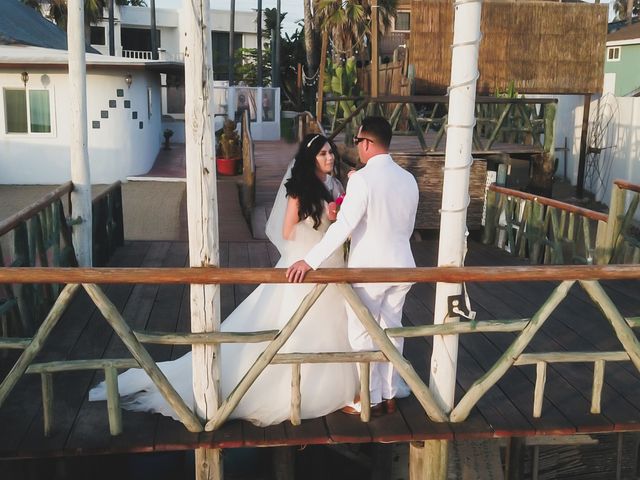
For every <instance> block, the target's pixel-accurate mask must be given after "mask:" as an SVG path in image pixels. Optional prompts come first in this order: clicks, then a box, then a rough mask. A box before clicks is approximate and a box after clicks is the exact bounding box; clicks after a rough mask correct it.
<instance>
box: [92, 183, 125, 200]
mask: <svg viewBox="0 0 640 480" xmlns="http://www.w3.org/2000/svg"><path fill="white" fill-rule="evenodd" d="M120 187H122V182H121V181H120V180H116V181H115V182H113V183H112V184H111V185H109V186H108V187H107V188H106V189H105V190H104V191H103V192H101V193H100V194H98V195H96V196H95V197H93V200H91V202H97V201H99V200H102V199H103V198H105V197H106V196H107V195H109V194H110V193H111V192H113V191H114V190H117V189H118V188H120Z"/></svg>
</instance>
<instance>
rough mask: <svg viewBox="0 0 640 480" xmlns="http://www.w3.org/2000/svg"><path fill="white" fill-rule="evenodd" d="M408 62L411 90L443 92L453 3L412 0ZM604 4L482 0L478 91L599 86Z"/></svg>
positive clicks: (568, 89)
mask: <svg viewBox="0 0 640 480" xmlns="http://www.w3.org/2000/svg"><path fill="white" fill-rule="evenodd" d="M411 13H412V19H411V39H410V42H409V45H410V52H409V55H410V59H409V61H410V63H413V64H414V65H415V67H416V93H422V94H442V93H444V92H445V91H446V88H447V87H448V85H449V78H450V73H451V48H450V45H451V44H452V41H453V8H452V6H451V3H450V2H449V1H445V0H427V1H425V0H413V3H412V5H411ZM607 15H608V10H607V5H605V4H602V5H594V4H585V3H564V2H563V3H557V2H538V1H518V2H504V1H491V0H486V1H485V2H483V6H482V24H481V30H482V33H483V38H482V42H481V44H480V55H479V59H478V64H479V70H480V79H479V80H478V91H480V92H482V93H489V94H492V93H494V92H495V91H496V90H501V91H503V90H505V89H506V88H507V87H508V86H509V84H510V83H513V84H514V86H515V88H516V90H517V91H518V92H519V93H553V94H560V93H597V92H601V91H602V82H603V76H604V58H605V46H606V34H607Z"/></svg>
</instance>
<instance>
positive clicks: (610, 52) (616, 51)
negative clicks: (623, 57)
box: [607, 47, 620, 62]
mask: <svg viewBox="0 0 640 480" xmlns="http://www.w3.org/2000/svg"><path fill="white" fill-rule="evenodd" d="M619 60H620V47H608V48H607V62H617V61H619Z"/></svg>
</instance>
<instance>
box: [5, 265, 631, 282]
mask: <svg viewBox="0 0 640 480" xmlns="http://www.w3.org/2000/svg"><path fill="white" fill-rule="evenodd" d="M638 278H640V265H553V266H551V265H534V266H509V267H498V268H496V267H493V266H489V267H416V268H322V269H319V270H316V271H310V272H309V273H308V274H307V276H306V277H305V283H416V282H425V283H433V282H447V283H462V282H504V281H509V282H526V281H562V280H631V279H638ZM1 283H66V284H72V283H96V284H102V285H106V284H137V283H144V284H150V285H160V284H180V283H190V284H223V285H226V284H236V285H248V284H256V283H286V277H285V269H283V268H213V267H212V268H202V267H192V268H39V267H32V268H24V267H6V268H0V284H1Z"/></svg>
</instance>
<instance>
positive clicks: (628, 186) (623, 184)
mask: <svg viewBox="0 0 640 480" xmlns="http://www.w3.org/2000/svg"><path fill="white" fill-rule="evenodd" d="M613 183H614V184H615V185H617V186H618V187H620V188H622V189H623V190H629V191H630V192H635V193H640V185H638V184H635V183H631V182H627V181H625V180H614V181H613Z"/></svg>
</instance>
